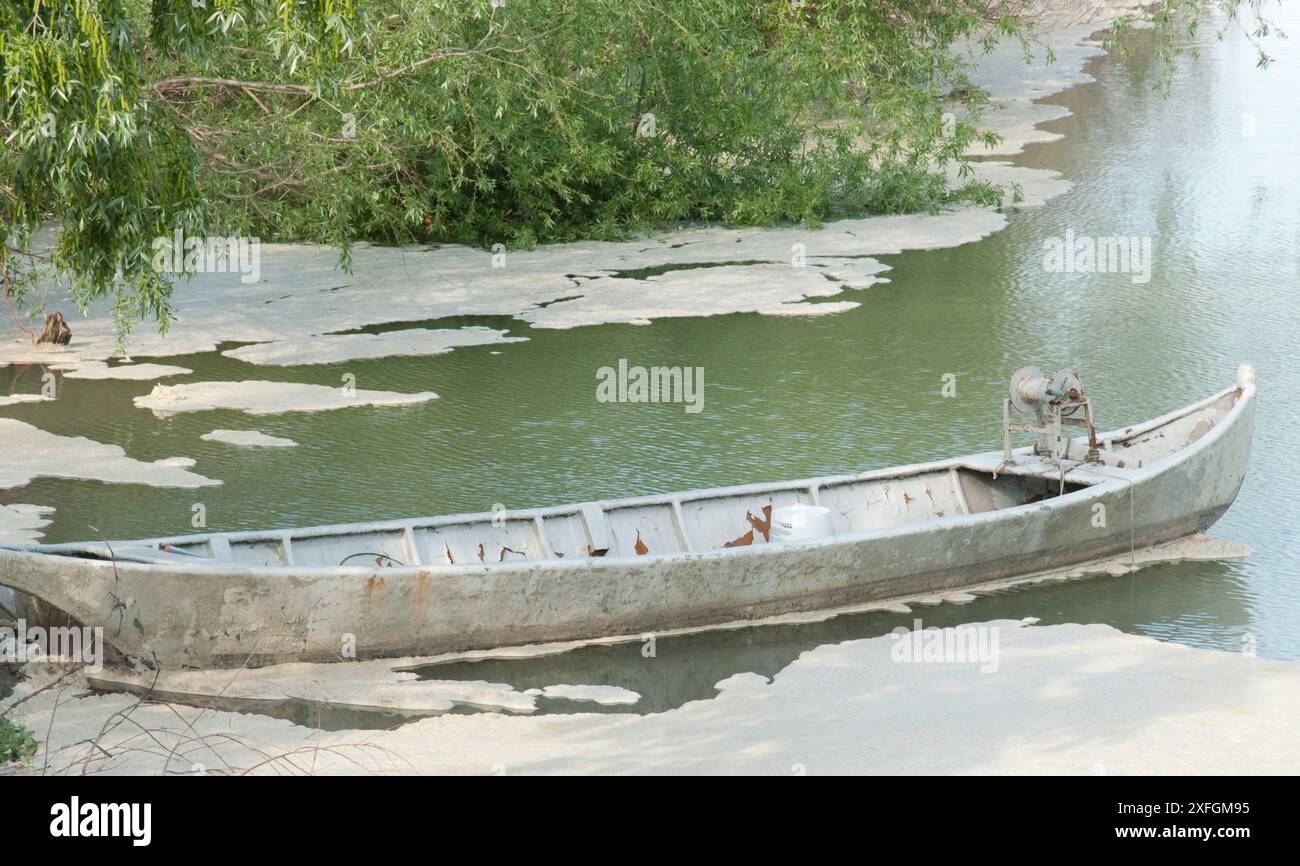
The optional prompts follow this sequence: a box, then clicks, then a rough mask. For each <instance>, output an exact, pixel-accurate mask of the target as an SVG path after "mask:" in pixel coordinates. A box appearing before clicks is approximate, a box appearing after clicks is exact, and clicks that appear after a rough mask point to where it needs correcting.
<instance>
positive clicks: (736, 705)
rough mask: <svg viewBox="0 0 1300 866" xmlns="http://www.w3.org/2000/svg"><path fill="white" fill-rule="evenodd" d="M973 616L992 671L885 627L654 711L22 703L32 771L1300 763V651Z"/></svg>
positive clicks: (793, 770) (1101, 768) (1237, 769)
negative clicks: (432, 712)
mask: <svg viewBox="0 0 1300 866" xmlns="http://www.w3.org/2000/svg"><path fill="white" fill-rule="evenodd" d="M977 627H978V628H979V629H983V633H984V634H985V635H986V636H988V637H991V638H992V641H993V644H994V645H995V646H996V647H997V651H996V664H995V665H994V667H995V668H996V669H995V670H992V671H990V670H989V667H990V665H988V664H982V663H980V662H951V663H946V662H917V661H905V660H900V658H899V656H900V652H899V646H900V639H899V638H895V637H894V636H892V635H887V636H884V637H878V638H871V639H867V640H857V641H849V642H846V643H842V644H838V645H834V646H822V647H818V648H817V649H815V650H812V651H810V652H807V653H805V654H804V655H802V656H801V657H800V658H799V659H798V660H796V661H795V662H794V663H793V664H791V665H789V666H788V667H787V668H786V669H785V670H783V671H781V672H780V673H779V674H777V675H776V677H775V678H774V679H773V680H772V681H771V682H766V681H765V680H764V678H763V677H760V676H758V675H755V674H738V675H736V676H733V677H730V678H729V679H727V680H725V681H724V682H723V683H720V684H719V686H720V688H721V689H722V691H721V694H720V695H719V696H718V697H717V698H715V699H713V700H707V701H695V702H692V703H689V704H686V705H685V706H683V707H681V708H680V709H676V710H672V711H669V712H665V713H658V714H654V715H648V716H636V715H609V714H600V715H598V714H576V715H550V716H539V717H527V716H518V715H505V714H496V713H493V714H480V715H444V716H438V717H433V718H427V719H423V720H420V721H416V722H413V723H410V724H408V725H406V726H404V727H401V728H399V729H397V730H391V731H382V732H374V731H335V732H329V731H315V730H311V729H309V728H306V727H302V726H298V725H294V724H293V723H291V722H289V721H285V720H280V719H269V718H265V717H262V716H254V715H243V714H238V713H230V712H219V711H203V710H199V709H196V708H192V707H178V706H172V705H148V704H145V705H137V702H136V700H135V699H134V698H131V697H128V696H125V695H87V694H85V692H84V683H79V682H76V681H75V680H74V681H71V682H69V683H67V684H65V685H64V686H62V687H61V688H58V689H50V690H47V691H45V692H42V693H40V694H38V695H36V696H35V697H33V698H32V699H31V700H29V701H27V702H26V703H24V704H22V705H21V706H19V707H18V708H17V709H16V710H15V711H14V713H13V715H14V717H15V719H16V720H17V721H19V722H21V723H22V724H24V725H26V726H27V727H29V728H31V729H33V730H35V731H37V732H39V733H38V735H37V739H41V740H44V739H45V734H44V732H45V731H47V730H49V732H50V734H49V740H48V748H47V749H44V750H43V751H42V752H41V753H40V754H38V755H37V756H36V757H35V758H34V759H33V760H32V761H31V762H29V763H28V765H27V766H26V767H24V768H22V770H21V772H29V773H40V772H42V771H44V772H48V773H80V772H81V771H82V770H83V769H85V770H88V771H91V772H106V773H164V772H166V773H193V772H210V773H244V772H254V773H279V774H306V773H320V774H335V773H354V774H376V773H380V774H382V773H411V772H416V773H454V774H497V775H516V774H534V773H538V774H546V773H611V774H618V773H680V774H702V773H752V774H771V775H800V774H808V775H822V774H831V773H886V774H888V773H993V774H997V773H1065V774H1082V775H1090V774H1091V775H1101V774H1107V775H1110V774H1114V775H1127V774H1139V773H1158V774H1159V773H1168V774H1179V773H1211V774H1213V773H1247V774H1251V773H1295V772H1297V771H1300V725H1297V723H1296V722H1297V718H1298V714H1300V666H1297V665H1295V664H1291V663H1286V662H1275V661H1266V660H1263V659H1258V658H1252V657H1249V656H1246V655H1241V654H1237V653H1224V652H1213V651H1207V650H1200V649H1192V648H1189V647H1185V646H1180V645H1176V644H1168V643H1162V642H1159V641H1155V640H1151V639H1149V638H1144V637H1137V636H1133V635H1126V634H1122V633H1120V632H1118V631H1116V630H1114V629H1112V628H1110V627H1108V626H1102V625H1059V626H1047V627H1036V626H1030V625H1027V624H1025V623H1022V622H1015V621H997V622H991V623H982V624H978V626H977ZM964 628H976V626H969V627H964ZM949 631H951V630H949ZM653 663H655V662H654V661H653V660H647V664H653ZM39 685H40V683H39V681H34V682H27V683H23V684H20V685H19V687H18V689H17V691H16V692H15V695H14V696H13V697H11V699H10V700H11V701H12V700H15V699H19V698H21V697H22V696H23V695H25V694H30V693H31V692H32V691H33V690H34V689H35V688H38V687H39ZM51 716H53V719H54V724H52V725H51V723H50V721H51ZM101 730H104V731H105V733H103V734H102V735H100V731H101ZM87 740H94V741H95V742H94V743H93V744H92V743H91V742H87Z"/></svg>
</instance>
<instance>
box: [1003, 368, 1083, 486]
mask: <svg viewBox="0 0 1300 866" xmlns="http://www.w3.org/2000/svg"><path fill="white" fill-rule="evenodd" d="M1013 409H1014V410H1015V411H1016V412H1018V413H1020V414H1022V415H1033V416H1034V423H1032V424H1025V423H1013V422H1012V420H1011V411H1012V410H1013ZM1080 410H1082V415H1079V412H1080ZM1071 426H1072V427H1086V428H1087V430H1088V454H1087V456H1086V457H1085V458H1084V462H1085V463H1098V462H1100V461H1101V454H1100V452H1099V451H1098V450H1097V428H1096V427H1094V426H1093V424H1092V404H1091V403H1089V402H1088V398H1087V397H1085V396H1084V395H1083V382H1082V380H1080V378H1079V374H1078V373H1076V372H1075V371H1074V370H1070V369H1065V370H1061V371H1060V372H1059V373H1057V374H1056V375H1055V376H1052V377H1051V378H1050V379H1049V378H1048V377H1047V376H1045V375H1043V371H1042V370H1040V369H1038V368H1037V367H1021V368H1020V369H1019V370H1017V371H1016V372H1015V373H1014V374H1013V375H1012V376H1011V394H1010V396H1009V397H1008V398H1007V399H1005V400H1003V402H1002V461H1003V463H1004V464H1010V463H1012V462H1013V461H1012V459H1011V434H1012V433H1013V432H1018V433H1036V434H1038V441H1037V442H1035V443H1034V453H1035V454H1037V455H1039V456H1043V457H1050V458H1051V459H1053V460H1055V461H1057V462H1058V463H1059V462H1060V461H1061V460H1064V459H1066V458H1067V457H1068V456H1069V450H1070V437H1069V436H1068V435H1066V434H1064V433H1062V429H1063V428H1064V427H1071Z"/></svg>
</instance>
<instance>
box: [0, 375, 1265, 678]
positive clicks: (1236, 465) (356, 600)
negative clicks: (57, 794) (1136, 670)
mask: <svg viewBox="0 0 1300 866" xmlns="http://www.w3.org/2000/svg"><path fill="white" fill-rule="evenodd" d="M1254 399H1255V383H1254V375H1253V373H1252V372H1251V371H1250V370H1249V368H1246V367H1243V369H1242V371H1240V372H1239V375H1238V382H1237V384H1236V385H1235V386H1234V387H1232V388H1229V389H1227V390H1225V391H1223V392H1220V393H1219V394H1217V395H1215V396H1213V397H1210V398H1208V399H1207V400H1204V401H1202V402H1201V403H1198V404H1195V405H1193V406H1190V407H1186V408H1184V409H1182V410H1179V411H1177V412H1174V413H1170V414H1169V415H1166V416H1163V417H1162V418H1158V419H1155V420H1153V421H1150V422H1147V423H1146V424H1142V425H1137V426H1135V427H1132V428H1126V429H1125V430H1122V431H1116V432H1114V433H1111V434H1103V435H1102V436H1101V437H1100V439H1101V440H1102V441H1103V442H1109V443H1110V447H1109V448H1108V449H1106V450H1104V451H1103V455H1104V457H1105V463H1104V464H1103V465H1095V464H1083V463H1081V462H1077V461H1078V460H1081V459H1082V457H1083V454H1082V452H1083V450H1084V445H1083V444H1082V443H1075V445H1073V446H1072V447H1071V451H1070V454H1069V457H1070V458H1076V459H1070V460H1067V462H1066V464H1065V466H1066V468H1067V470H1068V472H1067V473H1066V476H1065V480H1066V482H1067V484H1068V487H1067V492H1066V493H1065V494H1064V495H1054V494H1055V493H1056V491H1057V490H1058V489H1059V487H1058V485H1059V484H1060V483H1061V482H1060V480H1059V473H1060V468H1059V467H1058V466H1057V465H1055V464H1053V463H1051V462H1050V461H1048V460H1046V459H1043V458H1037V457H1034V456H1032V455H1031V454H1029V453H1028V452H1027V451H1026V450H1021V451H1018V452H1016V463H1017V465H1015V466H1013V467H1006V466H1000V465H999V464H1001V462H1002V455H1001V454H1000V453H994V454H985V455H977V456H974V457H968V458H958V459H954V460H946V461H939V462H936V463H929V464H921V465H917V466H909V467H904V468H901V469H892V470H888V471H881V472H868V473H862V474H860V475H853V476H837V477H833V478H820V479H809V480H806V481H799V482H788V483H783V484H779V485H770V486H764V485H752V486H747V487H738V488H727V489H724V490H710V491H695V492H691V493H683V494H676V495H671V496H659V497H645V498H641V499H634V500H621V501H615V502H601V503H588V504H586V505H584V506H568V507H561V508H549V509H536V510H531V511H523V512H513V513H511V514H509V515H508V519H502V516H500V515H458V516H452V517H445V518H431V519H429V520H425V521H395V522H385V523H377V524H368V525H356V526H340V527H322V528H314V529H309V530H293V531H285V532H280V533H229V534H212V535H204V536H189V537H183V538H175V539H152V540H148V541H137V542H114V543H112V544H111V546H112V547H113V548H114V553H113V554H112V555H111V557H110V555H109V554H108V553H107V550H106V547H107V546H106V545H105V544H103V543H87V544H79V545H44V546H31V547H27V548H23V549H0V585H4V586H8V587H11V588H13V589H15V590H17V591H18V592H21V593H25V594H28V595H31V596H34V597H36V598H38V599H40V600H42V601H43V602H46V603H48V604H49V605H53V606H54V607H57V608H58V609H59V610H61V611H64V612H66V613H67V615H68V616H70V617H72V618H73V619H75V620H76V621H78V622H81V623H83V624H86V625H99V626H103V627H104V628H105V641H106V642H107V643H108V644H110V645H111V646H112V647H113V648H115V649H116V650H117V651H118V652H120V653H122V654H123V655H125V656H127V657H130V658H136V659H149V660H151V662H156V663H157V664H160V665H163V666H165V667H167V668H169V669H174V668H176V667H220V666H226V667H229V666H241V665H259V664H267V663H277V662H286V661H307V660H311V661H321V660H330V659H339V658H347V657H357V658H368V657H390V656H402V655H429V654H436V653H442V652H451V651H459V650H469V649H485V648H494V647H502V646H510V645H517V644H525V643H536V642H550V641H565V640H580V639H588V638H596V637H604V636H611V635H625V634H642V633H648V632H655V631H657V630H667V629H678V628H686V627H697V626H707V625H711V624H718V623H724V622H732V621H735V620H745V619H754V618H760V617H767V616H772V615H777V614H784V613H790V612H798V611H814V610H821V609H827V608H833V607H839V606H843V605H851V604H857V603H862V602H869V601H873V600H881V599H888V598H894V597H899V596H907V595H917V594H922V593H931V592H939V591H943V590H953V589H957V588H962V587H971V586H976V585H979V584H982V583H988V582H992V581H999V580H1005V579H1008V578H1012V577H1015V576H1017V575H1023V574H1028V573H1033V572H1037V571H1044V570H1049V569H1054V568H1060V567H1063V566H1069V565H1071V564H1076V563H1082V562H1086V561H1089V560H1093V559H1098V558H1102V557H1106V556H1113V555H1115V554H1118V553H1122V552H1127V551H1130V550H1133V549H1135V548H1142V547H1146V546H1149V545H1153V544H1158V543H1161V542H1166V541H1170V540H1173V539H1176V538H1180V537H1183V536H1186V535H1190V534H1192V533H1196V532H1199V531H1202V530H1204V529H1206V528H1207V527H1209V526H1210V525H1211V524H1213V523H1214V522H1215V521H1216V520H1217V519H1218V518H1219V517H1220V516H1221V515H1222V514H1223V513H1224V512H1225V511H1226V510H1227V509H1228V507H1229V506H1230V505H1231V504H1232V502H1233V500H1234V499H1235V497H1236V495H1237V491H1238V490H1239V489H1240V487H1241V484H1242V480H1243V478H1244V476H1245V472H1246V465H1247V462H1248V457H1249V453H1250V444H1251V436H1252V432H1253V426H1254ZM1166 451H1168V453H1165V452H1166ZM1033 495H1044V496H1046V497H1047V498H1043V499H1041V501H1024V502H1019V500H1020V499H1023V498H1026V497H1031V496H1033ZM927 499H928V502H927V501H926V500H927ZM791 502H806V503H813V504H823V505H827V506H828V507H831V508H832V511H833V512H834V513H835V515H836V520H837V528H836V532H835V534H833V535H831V536H829V537H825V538H820V539H815V540H811V541H802V542H789V543H763V538H762V534H763V526H762V523H763V507H764V505H767V506H769V507H770V506H772V505H775V506H777V507H779V506H781V505H783V504H789V503H791ZM1018 502H1019V504H1017V503H1018ZM494 517H495V518H496V520H494ZM751 518H752V519H751ZM746 526H749V527H751V528H752V529H751V531H753V532H754V534H753V535H751V536H750V539H751V541H750V543H745V536H744V534H743V533H742V532H741V530H742V529H745V528H746ZM633 530H635V533H636V534H635V538H634V537H633V535H632V531H633ZM732 534H734V535H735V538H733V539H732V543H735V544H738V545H740V546H733V547H723V546H721V544H722V542H721V539H723V538H726V537H728V536H730V535H732ZM476 537H477V538H482V539H484V540H481V541H479V542H478V544H479V545H480V546H479V547H478V548H477V549H475V548H474V546H473V541H474V539H475V538H476ZM583 542H585V543H586V545H587V546H588V547H591V548H595V550H593V551H592V552H593V553H599V549H600V548H601V547H602V545H605V546H608V548H609V552H608V553H607V554H606V555H604V556H601V555H588V554H587V551H585V550H581V548H582V547H583ZM566 544H567V545H568V552H567V553H565V552H564V550H563V549H561V548H562V547H563V546H564V545H566ZM167 546H170V549H171V550H173V551H186V552H184V553H179V552H173V553H168V552H166V551H165V550H164V549H163V548H164V547H167ZM498 548H500V552H499V553H498ZM674 548H675V549H674ZM639 549H643V552H641V553H638V550H639ZM348 551H351V553H348ZM196 552H197V553H200V554H201V556H196V555H194V554H195V553H196ZM74 554H79V555H74ZM340 554H342V555H343V557H349V556H350V557H352V558H351V559H349V561H348V564H346V565H343V566H339V565H337V564H332V563H333V562H335V561H336V560H337V559H339V558H340ZM381 554H382V555H381ZM261 557H265V558H267V560H268V561H270V562H272V563H278V564H269V565H265V564H259V563H258V562H257V561H253V562H249V559H250V558H253V559H254V560H256V558H261ZM524 557H527V558H524ZM132 560H148V561H132ZM286 561H287V562H286ZM412 561H416V562H419V563H421V564H418V565H411V564H409V563H411V562H412ZM398 562H401V563H404V564H402V565H394V563H398Z"/></svg>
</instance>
